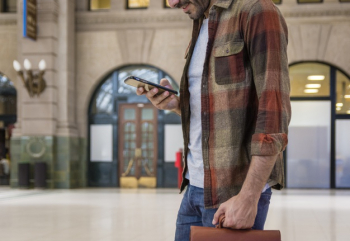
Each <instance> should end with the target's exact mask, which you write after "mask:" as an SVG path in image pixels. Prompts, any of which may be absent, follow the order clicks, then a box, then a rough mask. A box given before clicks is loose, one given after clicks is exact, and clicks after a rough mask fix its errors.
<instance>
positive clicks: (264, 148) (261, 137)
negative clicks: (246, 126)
mask: <svg viewBox="0 0 350 241" xmlns="http://www.w3.org/2000/svg"><path fill="white" fill-rule="evenodd" d="M287 143H288V137H287V134H285V133H277V134H263V133H257V134H254V135H253V137H252V146H251V148H252V149H251V155H252V156H275V155H277V154H278V153H280V152H282V151H284V149H286V146H287Z"/></svg>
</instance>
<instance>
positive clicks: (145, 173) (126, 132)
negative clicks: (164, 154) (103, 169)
mask: <svg viewBox="0 0 350 241" xmlns="http://www.w3.org/2000/svg"><path fill="white" fill-rule="evenodd" d="M119 118H120V123H119V126H120V128H119V149H121V150H123V151H122V155H121V154H120V155H119V163H120V170H121V173H120V186H121V187H132V188H137V187H155V186H156V165H157V132H156V130H157V127H156V126H157V110H156V109H155V108H154V107H153V106H152V105H150V104H146V105H145V104H143V105H137V104H123V105H121V106H120V116H119Z"/></svg>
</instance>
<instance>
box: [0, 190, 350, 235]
mask: <svg viewBox="0 0 350 241" xmlns="http://www.w3.org/2000/svg"><path fill="white" fill-rule="evenodd" d="M181 197H182V195H179V194H178V190H176V189H153V190H147V189H141V190H130V189H79V190H54V191H47V190H17V189H9V188H7V187H0V240H1V241H62V240H64V241H83V240H84V241H90V240H91V241H92V240H93V241H111V240H121V241H124V240H125V241H136V240H138V241H139V240H140V241H141V240H142V241H148V240H149V241H150V240H152V241H170V240H173V238H174V230H175V226H174V223H175V219H176V212H177V209H178V206H179V203H180V201H181ZM265 228H266V229H279V230H281V233H282V240H283V241H349V240H350V191H349V190H337V191H331V190H285V191H274V194H273V198H272V202H271V206H270V212H269V216H268V219H267V223H266V226H265Z"/></svg>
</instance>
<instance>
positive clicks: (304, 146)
mask: <svg viewBox="0 0 350 241" xmlns="http://www.w3.org/2000/svg"><path fill="white" fill-rule="evenodd" d="M291 104H292V113H293V116H292V120H291V123H290V126H289V134H288V136H289V137H288V139H289V141H288V147H287V187H291V188H329V187H330V171H329V170H330V152H331V150H330V147H331V135H330V134H331V115H330V111H331V102H330V101H292V103H291ZM327 110H328V111H327Z"/></svg>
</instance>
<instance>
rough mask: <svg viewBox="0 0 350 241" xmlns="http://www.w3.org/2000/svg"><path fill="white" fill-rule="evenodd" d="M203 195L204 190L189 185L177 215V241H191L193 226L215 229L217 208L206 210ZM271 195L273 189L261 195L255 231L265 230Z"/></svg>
mask: <svg viewBox="0 0 350 241" xmlns="http://www.w3.org/2000/svg"><path fill="white" fill-rule="evenodd" d="M203 193H204V192H203V188H198V187H194V186H191V185H188V187H187V190H186V192H185V194H184V197H183V199H182V202H181V206H180V209H179V212H178V214H177V221H176V232H175V241H187V240H189V239H190V228H191V226H204V227H214V225H212V221H213V218H214V214H215V213H216V211H217V208H214V209H205V208H204V197H203ZM271 194H272V192H271V188H269V189H267V190H266V191H265V192H264V193H262V194H261V196H260V199H259V203H258V213H257V215H256V218H255V222H254V226H253V229H259V230H263V229H264V224H265V221H266V216H267V212H268V210H269V205H270V199H271Z"/></svg>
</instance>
